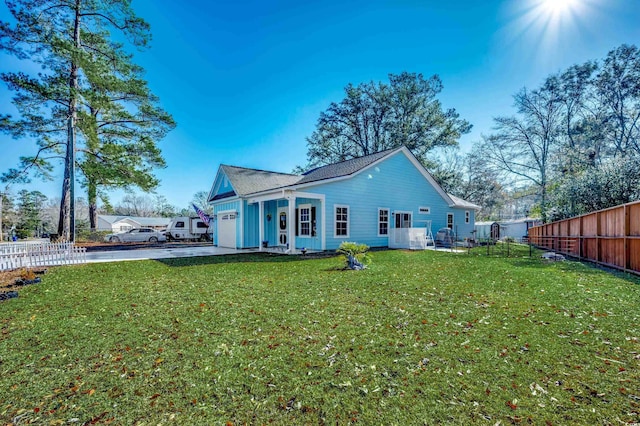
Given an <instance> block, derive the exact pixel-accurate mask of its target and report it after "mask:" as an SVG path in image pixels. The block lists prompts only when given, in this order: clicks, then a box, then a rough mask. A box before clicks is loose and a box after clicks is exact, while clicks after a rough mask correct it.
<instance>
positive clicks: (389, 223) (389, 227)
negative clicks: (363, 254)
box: [377, 207, 391, 237]
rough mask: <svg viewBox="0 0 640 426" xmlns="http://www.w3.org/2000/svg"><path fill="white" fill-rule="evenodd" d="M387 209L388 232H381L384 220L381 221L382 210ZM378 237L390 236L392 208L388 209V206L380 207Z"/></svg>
mask: <svg viewBox="0 0 640 426" xmlns="http://www.w3.org/2000/svg"><path fill="white" fill-rule="evenodd" d="M383 210H385V211H386V212H387V233H386V234H381V233H380V224H381V223H382V222H380V212H381V211H383ZM377 223H378V237H388V236H389V229H391V209H388V208H386V207H378V222H377Z"/></svg>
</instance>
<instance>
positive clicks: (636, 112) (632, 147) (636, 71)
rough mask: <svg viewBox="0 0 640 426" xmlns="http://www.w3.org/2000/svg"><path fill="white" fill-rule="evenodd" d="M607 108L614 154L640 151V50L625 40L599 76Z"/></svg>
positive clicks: (612, 53) (605, 61)
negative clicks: (625, 42)
mask: <svg viewBox="0 0 640 426" xmlns="http://www.w3.org/2000/svg"><path fill="white" fill-rule="evenodd" d="M596 85H597V90H598V93H599V95H600V99H601V102H602V105H603V106H604V107H605V108H606V111H607V122H606V124H607V131H606V133H605V136H606V140H607V141H608V142H609V144H610V146H611V149H612V151H613V156H614V157H626V156H627V155H638V154H640V51H639V50H638V48H637V47H636V46H634V45H627V44H623V45H622V46H620V47H618V48H617V49H615V50H612V51H611V52H609V54H608V55H607V57H606V59H605V60H604V62H603V64H602V67H601V69H600V72H599V73H598V76H597V79H596Z"/></svg>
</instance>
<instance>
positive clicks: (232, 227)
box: [217, 213, 236, 248]
mask: <svg viewBox="0 0 640 426" xmlns="http://www.w3.org/2000/svg"><path fill="white" fill-rule="evenodd" d="M217 222H218V247H229V248H236V214H235V213H221V214H218V221H217Z"/></svg>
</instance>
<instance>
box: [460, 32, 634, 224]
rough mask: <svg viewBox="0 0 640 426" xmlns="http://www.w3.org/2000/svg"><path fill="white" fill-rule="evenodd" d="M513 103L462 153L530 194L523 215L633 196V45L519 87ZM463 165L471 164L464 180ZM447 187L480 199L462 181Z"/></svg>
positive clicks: (567, 213)
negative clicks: (512, 109)
mask: <svg viewBox="0 0 640 426" xmlns="http://www.w3.org/2000/svg"><path fill="white" fill-rule="evenodd" d="M514 106H515V109H516V112H515V114H514V115H512V116H501V117H497V118H495V119H494V124H495V125H494V128H493V131H492V133H491V134H489V135H486V136H483V138H482V140H481V141H480V142H478V143H477V144H475V146H474V148H473V152H472V153H471V154H470V155H469V156H468V158H469V159H474V160H475V161H476V163H475V167H478V166H480V167H481V168H483V169H484V170H485V172H484V173H489V174H490V175H491V176H490V177H491V178H492V179H494V180H495V184H496V185H499V186H501V187H502V188H505V190H511V191H512V192H513V193H515V192H520V193H522V194H529V195H534V198H533V200H534V204H533V206H532V211H531V212H530V213H539V215H540V216H541V217H542V218H543V220H545V221H551V220H557V219H562V218H566V217H571V216H575V215H580V214H583V213H587V212H590V211H594V210H599V209H603V208H608V207H612V206H616V205H619V204H623V203H627V202H631V201H635V200H638V199H640V140H639V137H640V51H639V50H638V48H637V47H636V46H634V45H626V44H625V45H622V46H620V47H618V48H617V49H615V50H612V51H611V52H609V54H608V55H607V56H606V58H604V59H603V60H593V61H588V62H586V63H584V64H578V65H573V66H571V67H569V68H568V69H566V70H564V71H562V72H559V73H557V74H553V75H550V76H549V77H547V78H546V79H545V81H544V82H543V83H542V85H541V86H540V87H538V88H535V89H527V88H523V89H522V90H520V91H519V92H518V93H517V94H515V95H514ZM469 171H472V172H473V167H471V168H470V169H467V170H466V177H467V178H469V176H470V174H469ZM471 174H473V173H471ZM464 176H465V175H461V176H460V177H459V179H460V180H463V179H464ZM484 177H485V179H484V180H485V183H486V181H487V180H488V181H490V180H491V179H486V178H487V177H488V176H487V175H485V176H484ZM451 190H452V192H453V193H458V195H460V196H467V198H468V199H470V200H471V201H476V202H481V203H482V202H484V201H485V200H483V199H482V198H480V199H478V198H476V197H475V196H474V194H473V193H465V191H464V190H465V187H464V185H453V187H452V188H451ZM498 201H499V200H498Z"/></svg>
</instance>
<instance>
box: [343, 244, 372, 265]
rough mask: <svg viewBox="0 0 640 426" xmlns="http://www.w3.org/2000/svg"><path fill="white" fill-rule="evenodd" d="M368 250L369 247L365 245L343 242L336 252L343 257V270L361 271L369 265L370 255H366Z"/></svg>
mask: <svg viewBox="0 0 640 426" xmlns="http://www.w3.org/2000/svg"><path fill="white" fill-rule="evenodd" d="M368 250H369V246H368V245H366V244H358V243H355V242H349V241H343V242H342V244H340V247H338V250H336V251H337V252H338V253H340V254H341V255H342V256H343V258H344V262H345V268H349V269H363V268H365V267H366V265H368V264H369V263H371V255H370V254H368V253H367V251H368ZM354 261H355V262H354Z"/></svg>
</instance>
